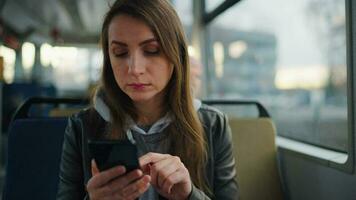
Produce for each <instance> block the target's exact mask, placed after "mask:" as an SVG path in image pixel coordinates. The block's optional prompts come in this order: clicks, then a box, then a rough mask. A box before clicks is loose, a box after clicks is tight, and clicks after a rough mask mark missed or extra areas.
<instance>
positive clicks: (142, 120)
mask: <svg viewBox="0 0 356 200" xmlns="http://www.w3.org/2000/svg"><path fill="white" fill-rule="evenodd" d="M135 107H136V110H137V113H138V119H137V122H136V123H137V124H140V125H150V124H153V123H155V122H156V121H158V120H159V119H160V118H161V117H162V116H163V115H164V114H165V111H166V107H165V106H164V105H163V103H161V102H158V101H150V102H140V103H135Z"/></svg>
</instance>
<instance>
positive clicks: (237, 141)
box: [230, 118, 283, 200]
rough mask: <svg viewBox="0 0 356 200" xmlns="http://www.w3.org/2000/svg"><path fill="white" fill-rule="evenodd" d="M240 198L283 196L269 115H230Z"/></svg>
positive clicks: (276, 198)
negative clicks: (244, 116) (233, 116)
mask: <svg viewBox="0 0 356 200" xmlns="http://www.w3.org/2000/svg"><path fill="white" fill-rule="evenodd" d="M230 126H231V130H232V138H233V146H234V156H235V159H236V170H237V179H238V183H239V188H240V198H241V200H263V199H265V200H280V199H283V193H282V186H281V182H280V177H279V173H278V167H277V154H276V153H277V151H276V146H275V133H276V130H275V126H274V124H273V122H272V120H271V119H270V118H255V119H254V118H251V119H250V118H249V119H245V118H231V119H230Z"/></svg>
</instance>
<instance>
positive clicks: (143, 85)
mask: <svg viewBox="0 0 356 200" xmlns="http://www.w3.org/2000/svg"><path fill="white" fill-rule="evenodd" d="M149 85H150V84H144V83H130V84H128V86H129V87H133V88H134V89H142V88H144V87H146V86H149Z"/></svg>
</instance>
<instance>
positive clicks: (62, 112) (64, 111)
mask: <svg viewBox="0 0 356 200" xmlns="http://www.w3.org/2000/svg"><path fill="white" fill-rule="evenodd" d="M81 109H82V108H54V109H52V110H51V111H50V112H49V116H50V117H69V116H71V115H72V114H74V113H77V112H79V111H80V110H81Z"/></svg>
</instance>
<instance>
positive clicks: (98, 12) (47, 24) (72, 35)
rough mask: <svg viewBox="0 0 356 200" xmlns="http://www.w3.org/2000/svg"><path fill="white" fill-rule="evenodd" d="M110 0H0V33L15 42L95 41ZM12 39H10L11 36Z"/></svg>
mask: <svg viewBox="0 0 356 200" xmlns="http://www.w3.org/2000/svg"><path fill="white" fill-rule="evenodd" d="M112 2H113V0H0V9H1V10H0V11H1V13H0V18H1V19H0V28H1V30H0V36H2V38H5V39H4V40H5V41H3V42H4V43H6V37H10V38H11V39H12V40H17V41H18V42H20V43H21V42H23V41H31V42H34V43H43V42H48V43H52V44H53V43H56V44H72V43H83V44H88V43H92V44H96V43H98V40H99V32H100V28H101V22H102V19H103V15H104V13H105V12H106V11H107V10H108V8H109V6H110V4H111V3H112ZM10 41H11V40H10Z"/></svg>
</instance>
